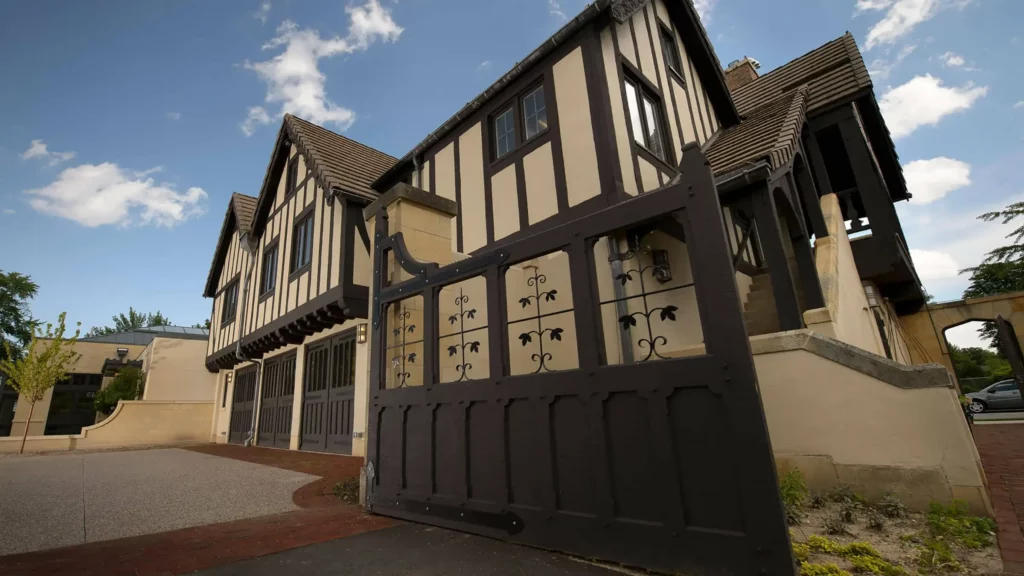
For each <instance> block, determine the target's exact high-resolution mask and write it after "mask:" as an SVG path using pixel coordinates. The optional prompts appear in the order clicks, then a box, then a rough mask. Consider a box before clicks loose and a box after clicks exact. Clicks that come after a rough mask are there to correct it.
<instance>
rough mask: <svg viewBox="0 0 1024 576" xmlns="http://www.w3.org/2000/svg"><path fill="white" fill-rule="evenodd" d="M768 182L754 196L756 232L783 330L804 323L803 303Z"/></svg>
mask: <svg viewBox="0 0 1024 576" xmlns="http://www.w3.org/2000/svg"><path fill="white" fill-rule="evenodd" d="M772 196H773V195H772V191H771V189H770V188H768V186H767V185H765V186H762V187H761V189H760V190H758V191H757V192H755V196H754V198H752V204H753V209H754V221H755V222H757V233H758V235H759V237H760V240H761V252H762V254H763V255H764V263H765V265H766V266H767V267H768V274H769V276H770V277H771V281H772V295H773V296H774V298H775V309H776V311H777V312H778V315H779V329H780V330H798V329H800V328H803V327H804V322H803V316H802V314H801V313H800V303H799V301H798V300H797V297H796V284H795V283H794V282H793V275H792V274H791V273H790V271H789V259H788V258H787V256H786V248H785V245H784V244H783V242H789V241H790V239H789V238H783V234H782V228H781V226H780V225H779V214H778V210H777V209H776V207H775V199H774V198H773V197H772Z"/></svg>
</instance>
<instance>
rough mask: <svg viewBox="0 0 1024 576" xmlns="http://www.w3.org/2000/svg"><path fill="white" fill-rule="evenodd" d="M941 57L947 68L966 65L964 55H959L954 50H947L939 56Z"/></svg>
mask: <svg viewBox="0 0 1024 576" xmlns="http://www.w3.org/2000/svg"><path fill="white" fill-rule="evenodd" d="M939 58H942V65H943V66H945V67H947V68H959V67H961V66H963V65H964V57H963V56H958V55H956V54H954V53H953V52H946V53H945V54H943V55H942V56H939Z"/></svg>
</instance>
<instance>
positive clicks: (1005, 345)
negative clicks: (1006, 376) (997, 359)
mask: <svg viewBox="0 0 1024 576" xmlns="http://www.w3.org/2000/svg"><path fill="white" fill-rule="evenodd" d="M995 322H996V331H997V333H998V334H999V347H1000V348H1002V350H1003V354H1005V355H1006V359H1007V361H1009V362H1010V367H1011V368H1013V376H1014V379H1015V380H1016V381H1017V387H1018V388H1020V383H1021V382H1024V354H1022V353H1021V350H1020V341H1018V340H1017V332H1016V331H1015V330H1014V329H1013V326H1012V325H1010V323H1009V322H1007V321H1006V319H1005V318H1003V317H1002V316H997V317H996V320H995Z"/></svg>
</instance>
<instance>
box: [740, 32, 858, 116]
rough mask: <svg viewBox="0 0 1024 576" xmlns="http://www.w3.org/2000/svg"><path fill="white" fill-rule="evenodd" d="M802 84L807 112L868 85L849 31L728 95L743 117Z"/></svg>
mask: <svg viewBox="0 0 1024 576" xmlns="http://www.w3.org/2000/svg"><path fill="white" fill-rule="evenodd" d="M803 85H807V86H808V88H809V90H808V94H807V111H808V113H809V114H813V113H814V112H817V111H818V110H820V109H823V108H827V107H831V106H833V105H835V104H836V103H839V102H842V101H845V100H849V99H851V98H853V97H854V96H856V95H857V94H858V93H860V92H862V91H863V90H870V89H871V88H872V84H871V77H870V76H868V69H867V67H866V66H865V65H864V58H863V57H861V54H860V50H858V49H857V42H856V41H855V40H854V39H853V36H852V35H851V34H850V33H849V32H847V33H846V34H844V35H843V36H841V37H839V38H836V39H835V40H833V41H831V42H829V43H827V44H825V45H824V46H821V47H819V48H816V49H814V50H811V51H810V52H808V53H807V54H804V55H803V56H801V57H799V58H797V59H796V60H793V61H792V62H789V63H788V64H785V65H783V66H780V67H778V68H776V69H775V70H772V71H771V72H769V73H767V74H765V75H764V76H761V77H760V78H758V79H757V80H754V81H753V82H750V83H749V84H746V85H744V86H741V87H740V88H739V89H737V90H735V91H733V93H732V98H733V101H734V102H735V103H736V108H737V109H739V111H740V114H742V115H744V116H745V115H747V114H749V113H750V112H751V111H752V110H754V109H756V108H759V107H760V106H763V105H764V104H766V103H768V102H771V101H774V100H775V99H777V98H779V97H780V96H782V95H783V94H786V93H788V92H790V91H791V90H793V89H795V88H798V87H800V86H803Z"/></svg>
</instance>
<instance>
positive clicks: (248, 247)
mask: <svg viewBox="0 0 1024 576" xmlns="http://www.w3.org/2000/svg"><path fill="white" fill-rule="evenodd" d="M241 244H242V248H243V249H244V250H245V252H246V253H247V254H248V255H249V266H248V269H247V270H246V271H245V284H244V285H243V286H242V313H241V315H240V321H241V322H242V325H244V324H245V308H246V306H247V305H248V304H249V282H250V280H252V268H253V264H254V263H255V261H256V247H255V246H253V245H252V244H251V243H250V242H249V235H248V234H246V235H244V236H243V237H242V239H241ZM242 336H243V334H241V330H239V334H238V341H237V342H235V358H238V360H240V361H242V362H245V361H249V362H255V363H256V366H257V367H256V390H255V393H254V394H253V398H252V420H251V421H250V422H249V435H248V436H247V437H246V438H245V442H244V443H243V444H244V445H245V446H252V445H253V443H254V442H255V436H256V416H257V414H258V413H259V406H258V403H259V398H260V389H261V388H263V361H262V360H259V359H255V358H248V357H246V355H245V353H244V352H242Z"/></svg>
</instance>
